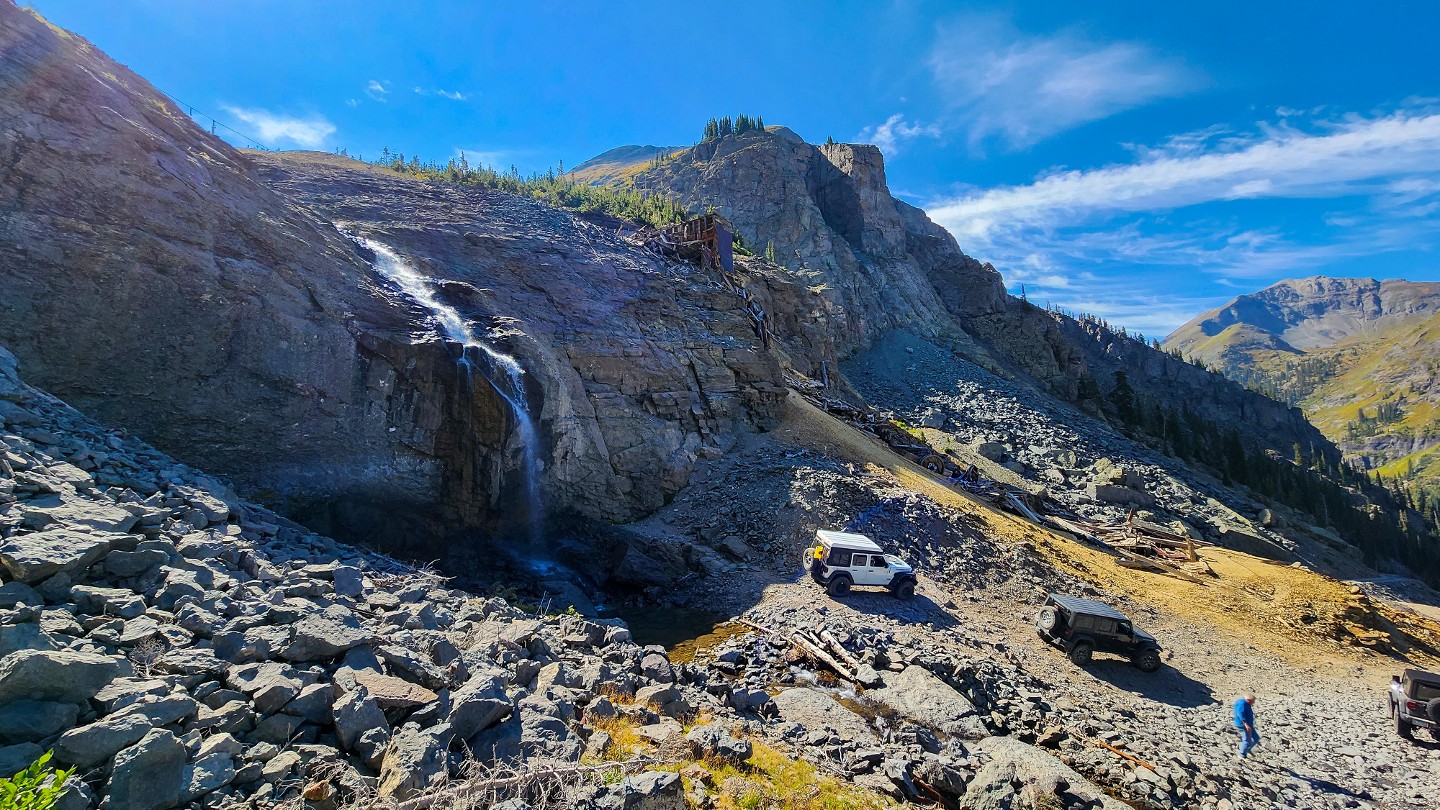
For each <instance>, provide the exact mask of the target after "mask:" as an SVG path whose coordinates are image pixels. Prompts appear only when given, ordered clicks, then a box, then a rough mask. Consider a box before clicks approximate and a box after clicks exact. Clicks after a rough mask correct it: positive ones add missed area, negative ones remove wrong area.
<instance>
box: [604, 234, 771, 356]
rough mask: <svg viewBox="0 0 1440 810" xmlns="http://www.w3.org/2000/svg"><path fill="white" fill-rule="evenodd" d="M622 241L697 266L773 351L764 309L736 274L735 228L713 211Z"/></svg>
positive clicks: (763, 342) (625, 235) (628, 237)
mask: <svg viewBox="0 0 1440 810" xmlns="http://www.w3.org/2000/svg"><path fill="white" fill-rule="evenodd" d="M622 238H624V239H625V240H627V241H629V242H631V243H632V244H635V245H638V246H639V247H641V248H644V249H646V250H648V251H650V252H651V253H654V254H655V255H657V256H661V257H663V258H666V259H673V260H679V261H683V262H688V263H690V264H694V265H698V266H699V267H700V269H701V270H703V271H705V272H706V273H707V274H709V275H711V276H712V277H713V278H715V279H716V280H717V281H718V282H719V283H720V284H721V285H722V286H723V287H725V289H727V290H729V291H730V292H732V293H734V294H735V295H736V296H738V297H739V298H740V301H741V304H742V306H743V307H744V309H745V312H746V314H747V315H749V317H750V322H751V325H752V326H753V327H754V329H755V334H756V336H757V337H759V338H760V342H761V343H762V344H764V346H765V348H767V349H768V348H770V341H771V338H772V334H771V332H770V326H769V322H768V320H767V319H766V317H765V308H764V307H762V306H761V305H760V302H759V301H758V300H757V299H756V298H755V295H754V293H752V292H751V291H750V289H749V288H748V287H746V286H745V280H744V279H743V278H741V276H740V274H739V273H737V272H736V270H735V228H734V226H733V225H731V224H730V222H729V220H727V219H725V218H724V217H722V216H720V215H719V214H717V213H715V212H713V211H711V212H709V213H707V214H704V215H702V216H698V217H695V218H694V219H688V220H686V221H684V222H679V223H676V224H674V225H666V226H664V227H662V228H641V229H640V230H638V231H635V232H633V233H630V234H622Z"/></svg>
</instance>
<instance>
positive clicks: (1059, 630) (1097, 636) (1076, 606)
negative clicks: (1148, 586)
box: [1035, 593, 1160, 672]
mask: <svg viewBox="0 0 1440 810" xmlns="http://www.w3.org/2000/svg"><path fill="white" fill-rule="evenodd" d="M1035 630H1036V632H1038V633H1039V634H1040V637H1041V638H1043V639H1045V640H1046V641H1048V642H1050V643H1052V644H1055V645H1057V646H1059V647H1060V649H1062V650H1064V651H1065V652H1066V653H1067V654H1068V655H1069V656H1070V660H1071V661H1074V662H1075V663H1076V664H1078V665H1080V666H1082V667H1083V666H1085V665H1086V664H1088V663H1090V655H1091V654H1092V653H1094V652H1096V651H1097V650H1098V651H1100V652H1108V653H1115V654H1117V655H1123V656H1125V657H1126V658H1129V659H1130V662H1131V663H1133V664H1134V665H1135V666H1136V667H1139V668H1140V671H1142V672H1154V671H1155V670H1157V669H1159V668H1160V645H1159V643H1157V642H1156V641H1155V637H1154V636H1152V635H1150V634H1149V633H1147V632H1145V631H1144V630H1137V629H1136V628H1135V625H1134V624H1132V623H1131V622H1130V620H1129V619H1127V618H1125V617H1124V616H1123V615H1121V613H1120V612H1119V611H1117V610H1115V608H1112V607H1110V606H1109V605H1106V604H1103V603H1101V602H1096V601H1094V600H1092V599H1080V598H1077V597H1074V596H1059V595H1057V594H1053V593H1052V594H1050V596H1049V597H1048V598H1047V599H1046V600H1045V607H1043V608H1041V610H1040V615H1039V616H1037V617H1035Z"/></svg>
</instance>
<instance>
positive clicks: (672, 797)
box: [595, 771, 686, 810]
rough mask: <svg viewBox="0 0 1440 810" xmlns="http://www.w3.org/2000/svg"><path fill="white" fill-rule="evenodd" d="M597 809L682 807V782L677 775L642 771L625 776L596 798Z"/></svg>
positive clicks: (672, 809)
mask: <svg viewBox="0 0 1440 810" xmlns="http://www.w3.org/2000/svg"><path fill="white" fill-rule="evenodd" d="M595 807H596V808H598V809H599V810H685V807H686V804H685V786H684V784H683V783H682V782H681V781H680V775H679V774H675V773H669V772H665V771H646V772H645V773H642V774H637V775H635V776H627V777H625V778H624V779H622V780H620V783H619V784H617V785H614V786H612V787H611V788H609V789H608V790H607V791H606V792H605V795H603V796H601V797H600V798H598V799H596V801H595Z"/></svg>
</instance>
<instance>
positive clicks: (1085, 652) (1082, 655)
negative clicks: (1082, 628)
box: [1070, 641, 1095, 667]
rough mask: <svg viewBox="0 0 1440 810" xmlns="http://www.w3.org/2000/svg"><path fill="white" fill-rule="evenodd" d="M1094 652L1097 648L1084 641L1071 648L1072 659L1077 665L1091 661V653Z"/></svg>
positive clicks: (1080, 665)
mask: <svg viewBox="0 0 1440 810" xmlns="http://www.w3.org/2000/svg"><path fill="white" fill-rule="evenodd" d="M1093 652H1095V648H1094V647H1091V646H1090V645H1089V644H1087V643H1085V642H1083V641H1082V642H1080V643H1079V644H1076V645H1075V646H1074V647H1071V648H1070V661H1071V663H1073V664H1074V665H1075V666H1077V667H1083V666H1085V665H1086V664H1088V663H1090V654H1091V653H1093Z"/></svg>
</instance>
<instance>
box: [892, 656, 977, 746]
mask: <svg viewBox="0 0 1440 810" xmlns="http://www.w3.org/2000/svg"><path fill="white" fill-rule="evenodd" d="M865 698H866V699H867V700H870V701H873V702H876V703H881V704H884V705H885V706H888V707H890V708H891V709H894V710H895V711H897V712H899V713H900V714H902V715H904V716H905V717H907V718H908V719H910V720H911V721H913V722H915V723H918V724H919V725H922V726H925V727H926V728H930V729H932V730H934V731H938V732H941V733H942V734H949V735H952V736H963V737H983V736H985V735H986V734H987V733H988V732H987V731H986V729H985V726H984V724H983V723H981V722H980V720H979V718H977V717H976V716H975V714H976V712H975V706H974V704H972V703H971V702H970V701H969V700H968V699H966V697H965V696H964V695H962V694H960V693H959V692H957V691H955V689H954V688H953V687H951V686H950V684H948V683H945V682H944V681H942V680H940V679H939V678H938V677H936V676H935V675H934V674H933V673H931V672H930V670H928V669H926V668H924V667H922V666H918V665H912V666H908V667H906V668H905V669H903V670H901V671H899V672H896V673H893V674H887V675H886V676H885V686H883V687H881V688H879V689H872V690H870V691H868V692H866V693H865Z"/></svg>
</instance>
